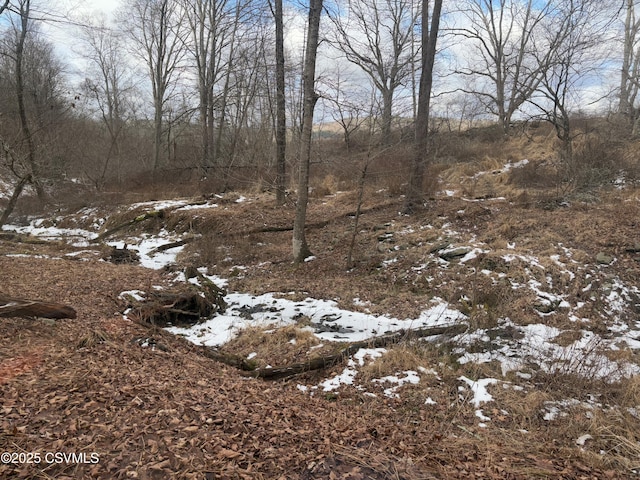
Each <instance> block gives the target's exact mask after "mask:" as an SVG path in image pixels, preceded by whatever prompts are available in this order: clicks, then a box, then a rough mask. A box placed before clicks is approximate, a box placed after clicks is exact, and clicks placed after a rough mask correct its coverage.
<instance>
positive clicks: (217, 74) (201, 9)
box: [183, 0, 246, 171]
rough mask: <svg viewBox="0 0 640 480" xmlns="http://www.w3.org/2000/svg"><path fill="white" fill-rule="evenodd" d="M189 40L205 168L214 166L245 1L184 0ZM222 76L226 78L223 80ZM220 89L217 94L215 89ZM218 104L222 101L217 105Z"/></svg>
mask: <svg viewBox="0 0 640 480" xmlns="http://www.w3.org/2000/svg"><path fill="white" fill-rule="evenodd" d="M183 4H184V9H185V11H186V18H187V20H188V23H189V29H190V35H191V41H190V43H189V48H190V51H191V55H192V56H193V59H194V61H195V68H196V74H197V78H198V96H199V103H198V111H199V117H200V118H199V120H200V128H201V144H202V145H201V148H202V161H201V163H202V167H203V169H204V170H205V171H206V170H207V169H208V168H209V167H211V166H214V165H215V164H216V162H217V157H218V156H219V154H220V148H221V146H220V144H219V142H220V140H221V136H222V130H221V129H222V127H223V123H224V120H223V118H219V119H218V130H216V113H219V114H220V117H222V116H223V115H224V108H225V107H224V103H225V101H226V100H225V95H227V93H228V89H226V88H225V89H222V87H220V85H221V84H226V85H227V86H228V75H229V72H230V69H231V64H232V61H233V52H234V48H235V45H236V43H237V42H238V39H237V37H236V33H237V29H238V27H239V24H238V22H239V20H240V18H239V16H240V14H241V12H242V11H243V10H244V8H245V7H246V2H229V1H228V0H196V1H184V0H183ZM225 78H226V79H227V80H226V81H225ZM221 89H222V90H223V91H222V93H221V94H220V93H219V92H218V90H221ZM216 105H218V109H216ZM219 105H222V107H220V106H219Z"/></svg>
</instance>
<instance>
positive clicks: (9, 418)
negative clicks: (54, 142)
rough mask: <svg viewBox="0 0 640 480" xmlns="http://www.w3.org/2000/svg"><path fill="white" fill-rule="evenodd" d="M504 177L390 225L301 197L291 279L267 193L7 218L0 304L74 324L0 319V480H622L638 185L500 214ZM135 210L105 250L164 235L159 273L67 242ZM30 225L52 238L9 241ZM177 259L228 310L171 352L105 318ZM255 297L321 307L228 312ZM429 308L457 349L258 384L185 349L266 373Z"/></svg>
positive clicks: (639, 251)
mask: <svg viewBox="0 0 640 480" xmlns="http://www.w3.org/2000/svg"><path fill="white" fill-rule="evenodd" d="M507 170H509V169H506V170H505V169H503V170H499V171H494V172H486V173H485V175H487V176H490V177H491V178H492V179H493V180H492V182H493V183H492V188H493V189H494V190H495V191H494V192H493V194H492V195H484V194H483V195H469V192H468V191H467V192H464V191H462V190H461V189H456V188H455V186H450V185H447V189H444V188H443V189H442V190H441V191H440V192H439V193H438V194H436V195H434V197H433V198H432V199H430V200H429V201H428V203H427V208H425V209H423V210H420V211H419V212H416V213H415V214H413V215H410V216H407V215H403V214H401V213H400V211H401V210H402V199H401V198H400V197H397V196H396V197H394V196H390V195H389V194H388V192H386V191H383V190H375V189H368V190H367V191H366V192H365V195H364V197H363V198H364V201H363V204H362V214H361V216H360V217H359V218H358V222H359V223H358V226H357V228H355V229H354V225H355V215H354V212H355V211H356V207H357V202H358V200H357V199H358V195H357V193H356V192H332V193H331V194H330V195H326V196H317V197H314V198H312V200H311V204H310V209H309V217H308V225H309V227H308V229H307V239H308V242H309V245H310V248H311V250H312V252H313V253H314V257H313V258H312V259H310V261H308V262H305V263H303V264H301V265H298V266H294V265H292V263H291V260H290V259H291V251H290V244H291V232H290V231H288V230H287V228H288V227H290V226H291V225H292V219H293V215H294V206H293V204H288V205H285V206H284V207H275V206H274V201H273V200H274V199H273V197H271V196H270V195H268V194H255V195H250V194H248V193H245V194H244V196H241V195H239V194H235V195H234V194H225V195H223V196H216V197H211V198H208V199H200V201H199V202H193V201H192V200H190V199H184V200H179V201H176V202H173V203H171V202H169V203H164V204H162V203H157V202H156V203H154V202H148V203H140V204H136V205H124V206H120V207H114V206H112V207H104V206H103V207H95V208H94V207H91V208H89V207H87V208H83V209H81V210H79V211H74V212H64V213H61V212H57V213H55V214H51V215H49V216H48V217H46V218H43V217H40V218H38V219H35V218H26V217H25V218H22V219H18V220H17V221H16V222H14V225H13V226H12V227H10V228H8V229H6V231H5V235H4V236H2V237H0V272H1V277H2V285H1V287H0V288H1V290H2V293H3V294H6V295H10V296H15V297H21V298H37V299H46V300H51V301H57V302H61V303H65V304H68V305H71V306H73V307H74V308H75V309H76V310H77V311H78V318H77V319H73V320H58V321H55V322H52V321H45V320H40V319H24V318H4V319H0V409H1V410H0V412H1V415H0V451H1V452H9V453H11V454H12V455H11V456H10V457H9V459H10V460H11V461H10V462H4V463H0V477H2V478H56V479H64V478H70V479H71V478H73V479H76V478H140V479H152V478H158V479H160V478H194V479H200V478H203V479H214V478H256V479H260V478H264V479H276V478H283V479H285V478H286V479H296V478H300V479H311V478H345V479H376V478H379V479H387V478H389V479H400V478H402V479H456V478H459V479H469V478H484V479H530V478H545V479H554V478H555V479H602V478H632V477H634V476H640V434H639V433H638V432H640V380H638V378H639V377H638V372H640V291H639V290H638V278H640V245H639V242H640V237H638V222H640V192H639V191H638V190H637V188H635V187H632V186H626V187H624V188H609V189H606V190H603V191H602V192H600V193H599V195H598V196H596V197H594V198H590V199H589V201H588V202H587V201H584V200H579V199H576V200H574V201H569V202H564V203H557V202H556V203H554V202H545V201H539V200H536V199H535V198H532V197H529V198H523V197H522V196H518V197H515V196H514V197H513V198H509V197H506V198H505V197H504V196H501V195H500V188H501V187H500V185H504V183H503V182H502V180H499V179H500V178H502V177H501V175H502V176H504V175H503V174H505V173H506V172H507ZM469 178H471V177H469ZM474 178H475V179H477V178H479V177H478V176H477V174H474ZM477 184H478V182H477V181H474V185H476V186H477ZM158 208H163V209H164V212H165V214H164V215H163V216H162V217H157V218H151V219H149V220H146V221H144V222H139V224H135V225H132V226H130V228H127V229H123V230H120V231H119V232H117V233H116V234H114V235H113V236H112V237H110V238H109V239H108V240H109V241H112V242H115V241H118V242H121V243H124V242H126V243H128V245H131V248H135V247H136V245H138V246H139V245H141V244H142V242H144V241H147V240H149V239H151V238H155V239H157V238H161V239H162V241H164V242H168V241H171V240H176V239H184V238H188V239H189V242H188V243H187V244H186V245H185V246H182V247H180V248H176V249H174V253H173V257H171V262H170V263H168V264H167V263H166V262H165V263H162V262H159V261H158V263H157V264H156V265H155V268H148V266H149V265H147V266H143V265H144V264H145V262H144V261H143V262H142V263H143V265H137V264H125V265H122V264H120V265H116V264H113V263H110V262H107V261H104V260H103V259H102V257H104V256H105V255H106V253H107V252H108V247H106V246H97V245H96V244H91V243H88V242H86V238H85V239H84V240H85V241H78V238H81V237H82V236H83V235H86V233H87V232H92V234H93V235H94V236H95V235H96V234H97V233H99V232H104V231H105V230H107V229H109V228H111V227H113V226H116V225H118V224H121V223H122V222H126V221H127V220H131V219H132V218H134V217H135V216H137V215H140V214H141V213H144V212H148V211H151V210H154V209H158ZM50 227H51V228H56V229H58V230H57V232H58V235H59V236H58V237H57V238H56V239H55V240H54V239H51V238H49V239H48V240H50V241H48V242H45V243H38V242H34V241H33V240H34V239H35V238H39V239H42V238H43V237H44V236H45V235H46V231H47V228H50ZM21 228H22V229H23V230H22V231H23V232H27V231H28V232H30V235H29V236H28V237H25V236H19V235H18V234H17V232H20V231H21V230H20V229H21ZM74 229H76V230H74ZM60 235H62V236H60ZM121 243H120V244H121ZM349 256H351V260H352V262H351V264H350V265H348V264H347V259H348V257H349ZM150 259H151V254H149V257H148V258H146V260H147V261H148V260H150ZM187 266H195V267H198V268H200V269H201V270H202V271H204V272H205V273H206V275H208V276H211V278H215V279H223V280H224V281H225V288H226V289H227V291H228V292H229V293H230V295H231V294H232V293H233V292H241V293H242V294H243V295H246V297H233V298H234V299H236V300H234V301H235V302H236V303H235V304H232V303H231V302H230V306H229V309H230V315H235V317H234V318H236V320H237V321H236V323H234V324H233V325H232V327H233V331H232V334H231V335H230V336H229V338H227V339H226V340H225V341H224V342H218V341H216V340H215V339H217V338H219V337H216V334H217V333H219V330H220V329H221V328H222V327H220V328H218V329H216V323H215V322H216V317H215V316H214V317H213V318H211V319H210V320H207V322H205V323H203V324H201V325H196V327H194V328H195V329H196V330H191V336H190V335H189V334H187V333H185V335H184V336H181V335H175V334H174V333H175V331H174V333H170V332H169V331H168V330H166V329H159V328H148V327H145V326H143V325H140V324H138V323H135V322H133V321H131V320H130V319H128V318H127V317H126V314H125V312H126V310H125V309H126V305H125V303H126V302H124V301H123V297H122V292H125V291H129V292H131V291H139V292H150V291H154V290H158V288H163V289H166V290H169V289H171V288H174V287H175V286H176V284H178V283H180V282H184V276H182V277H181V272H182V271H183V269H184V267H187ZM267 294H269V295H271V297H269V298H273V299H274V300H273V302H274V305H275V304H276V303H275V302H280V301H282V302H284V301H288V302H292V304H293V305H298V306H300V305H303V304H304V302H305V301H308V299H321V300H323V301H331V302H332V303H331V309H333V310H331V314H329V315H325V316H323V317H322V318H320V319H319V318H314V315H313V314H310V313H305V312H306V311H303V312H302V313H300V314H299V315H297V316H292V317H287V318H284V314H283V313H282V314H281V317H280V318H279V320H278V319H276V320H274V318H276V317H277V315H275V316H269V317H267V316H265V315H264V314H263V315H262V317H260V318H261V319H262V321H258V320H259V319H258V317H259V314H260V310H259V309H256V308H253V310H251V309H250V308H249V307H248V306H251V307H255V304H251V305H250V301H251V300H250V299H251V298H254V299H255V298H267V297H260V296H262V295H267ZM229 298H232V297H229ZM240 298H246V299H247V300H246V302H247V304H246V305H242V304H238V303H237V302H240V303H242V301H243V300H238V299H240ZM296 302H297V303H296ZM277 305H281V304H280V303H278V304H277ZM438 306H446V309H444V307H443V309H442V310H440V311H441V312H444V311H446V312H449V317H448V318H445V319H444V320H447V321H450V320H453V321H455V322H456V323H462V324H464V325H466V330H465V333H463V334H457V335H449V336H438V337H435V338H433V339H428V340H415V339H414V340H411V341H409V340H407V341H406V342H401V343H400V344H398V345H395V346H389V347H387V348H385V349H369V350H366V349H363V351H362V352H360V354H359V355H354V356H353V357H351V358H345V361H344V362H343V363H340V364H338V365H334V366H333V367H331V368H329V369H324V370H319V371H315V372H307V373H304V374H300V375H297V376H294V377H291V378H287V379H285V380H280V381H267V380H261V379H256V378H251V377H249V376H247V375H246V374H243V372H241V371H239V370H237V369H235V368H233V367H231V366H228V365H225V364H222V363H219V362H216V361H214V360H212V359H210V358H207V357H206V356H204V355H203V347H201V346H198V345H197V343H198V341H197V338H199V337H201V338H202V340H203V343H207V342H206V339H207V338H210V339H211V341H210V342H209V343H208V344H209V345H212V346H213V345H217V346H218V348H219V349H220V351H223V352H227V353H233V354H235V355H242V356H243V357H247V358H253V359H255V361H256V362H257V364H259V365H261V366H265V365H271V366H280V365H285V364H288V363H292V362H296V361H301V360H304V359H308V358H311V357H313V356H314V355H318V354H319V353H318V352H325V351H329V350H332V349H335V347H334V346H335V345H340V346H343V345H345V344H347V343H348V342H349V341H350V338H351V337H349V334H351V333H354V331H353V329H352V328H351V329H350V328H349V325H346V324H344V323H340V322H341V320H340V317H341V316H343V317H345V318H346V316H347V315H346V313H345V312H352V314H353V315H355V314H356V313H357V314H361V315H363V317H362V318H365V319H371V321H372V322H376V321H377V322H379V325H386V326H388V330H393V329H394V328H395V327H398V328H399V327H400V326H403V325H405V323H403V322H406V321H407V320H398V321H397V322H396V320H395V319H409V320H410V319H414V320H415V321H416V322H417V320H416V319H425V318H427V317H425V315H424V312H425V311H427V310H428V309H429V308H430V307H434V308H435V307H438ZM243 307H247V308H244V314H242V315H241V313H242V312H241V310H242V308H243ZM262 307H263V308H266V307H265V306H264V305H262ZM267 307H268V306H267ZM299 308H301V307H299ZM327 308H329V307H327ZM272 310H273V311H274V312H275V313H276V314H278V312H280V311H284V307H282V308H280V307H278V308H273V309H272ZM234 312H235V313H234ZM336 312H338V313H336ZM450 312H456V313H455V314H454V315H453V316H451V314H450ZM220 318H222V316H221V317H220ZM349 318H350V319H352V318H355V317H349ZM243 319H246V320H248V322H247V323H246V325H244V324H242V322H243ZM254 320H255V321H254ZM383 320H384V321H383ZM428 321H429V322H432V323H436V324H437V323H438V319H435V321H434V319H433V318H430V319H428ZM252 322H253V323H252ZM347 323H348V322H347ZM445 323H446V322H445ZM219 325H221V324H219ZM224 325H225V327H224V329H227V330H228V329H229V328H231V327H230V326H229V325H227V324H224ZM320 327H322V328H320ZM384 328H386V327H384ZM384 328H383V330H382V331H377V333H376V334H375V335H372V336H376V335H379V334H383V333H385V331H384ZM198 329H199V330H198ZM278 332H284V333H283V334H282V335H277V333H278ZM356 333H358V332H356ZM359 333H362V332H359ZM341 334H344V335H343V336H341ZM189 339H190V340H192V341H189ZM194 339H195V340H194ZM194 342H195V343H194ZM323 349H324V350H323ZM53 454H57V455H53ZM63 454H66V455H67V456H66V457H65V456H64V455H63ZM72 454H76V455H75V456H74V457H69V455H72ZM4 460H5V457H3V461H4Z"/></svg>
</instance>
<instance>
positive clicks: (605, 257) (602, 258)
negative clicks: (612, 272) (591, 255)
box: [596, 252, 613, 265]
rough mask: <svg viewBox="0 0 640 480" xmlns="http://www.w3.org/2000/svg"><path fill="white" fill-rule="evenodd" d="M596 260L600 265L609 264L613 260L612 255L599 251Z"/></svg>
mask: <svg viewBox="0 0 640 480" xmlns="http://www.w3.org/2000/svg"><path fill="white" fill-rule="evenodd" d="M596 262H597V263H599V264H600V265H609V264H610V263H611V262H613V257H612V256H611V255H609V254H607V253H604V252H600V253H598V255H596Z"/></svg>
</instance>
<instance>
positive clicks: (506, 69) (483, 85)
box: [454, 0, 552, 133]
mask: <svg viewBox="0 0 640 480" xmlns="http://www.w3.org/2000/svg"><path fill="white" fill-rule="evenodd" d="M551 3H552V2H550V1H536V0H524V1H523V0H464V1H463V2H462V13H463V15H464V17H465V18H466V19H467V21H468V22H467V23H468V26H465V27H461V28H457V29H455V30H454V32H455V34H456V35H458V36H460V37H463V38H466V39H468V40H470V41H471V42H472V43H473V45H474V49H473V55H470V56H469V58H467V59H466V62H467V64H468V66H467V67H466V68H463V69H461V70H459V73H462V74H463V75H465V76H468V77H473V78H474V79H475V83H476V84H477V87H476V88H475V89H473V90H465V91H466V92H467V93H472V94H474V95H477V96H478V97H479V99H480V100H481V101H482V103H483V104H484V105H485V108H486V109H487V111H488V112H489V113H491V114H493V115H495V116H496V117H498V122H499V123H500V125H501V126H502V129H503V130H504V132H505V133H506V132H508V131H509V126H510V124H511V118H512V117H513V114H514V113H515V112H516V111H517V110H518V109H519V108H520V107H521V106H522V105H523V104H524V103H525V102H526V101H527V100H528V99H529V97H530V96H531V95H532V94H533V92H534V91H535V89H536V88H537V87H538V85H539V83H540V80H541V73H542V72H541V67H542V65H540V63H538V62H535V61H533V54H534V52H533V50H532V47H533V39H534V36H535V35H536V34H537V31H538V30H539V29H540V24H541V22H542V20H543V19H544V18H545V17H546V16H547V15H548V14H549V12H550V9H551Z"/></svg>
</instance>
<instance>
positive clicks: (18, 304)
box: [0, 294, 77, 320]
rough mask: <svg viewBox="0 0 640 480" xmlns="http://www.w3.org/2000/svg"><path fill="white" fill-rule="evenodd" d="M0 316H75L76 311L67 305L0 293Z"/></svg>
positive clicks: (56, 317) (60, 317) (55, 317)
mask: <svg viewBox="0 0 640 480" xmlns="http://www.w3.org/2000/svg"><path fill="white" fill-rule="evenodd" d="M0 317H23V318H25V317H26V318H28V317H41V318H53V319H57V320H59V319H62V318H76V317H77V313H76V311H75V310H74V309H73V308H71V307H70V306H68V305H63V304H61V303H55V302H44V301H41V300H26V299H22V298H13V297H7V296H5V295H2V294H0Z"/></svg>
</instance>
